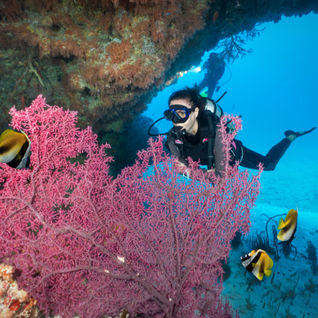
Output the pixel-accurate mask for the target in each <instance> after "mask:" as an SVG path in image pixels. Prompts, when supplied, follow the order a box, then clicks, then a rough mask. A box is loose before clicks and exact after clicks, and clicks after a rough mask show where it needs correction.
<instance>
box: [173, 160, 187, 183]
mask: <svg viewBox="0 0 318 318" xmlns="http://www.w3.org/2000/svg"><path fill="white" fill-rule="evenodd" d="M176 167H177V171H178V173H179V174H182V175H183V176H184V177H185V178H187V179H189V178H190V169H189V168H188V167H187V166H186V165H185V164H184V163H182V162H180V161H179V160H176Z"/></svg>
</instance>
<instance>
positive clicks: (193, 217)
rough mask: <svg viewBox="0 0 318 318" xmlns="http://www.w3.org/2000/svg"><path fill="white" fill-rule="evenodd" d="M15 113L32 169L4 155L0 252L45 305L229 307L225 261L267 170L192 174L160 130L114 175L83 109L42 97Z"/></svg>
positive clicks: (49, 309)
mask: <svg viewBox="0 0 318 318" xmlns="http://www.w3.org/2000/svg"><path fill="white" fill-rule="evenodd" d="M10 114H11V115H12V123H11V126H12V127H13V128H14V129H16V130H23V131H24V132H25V133H26V134H27V135H28V136H29V138H30V140H31V142H32V147H31V151H32V155H31V162H30V168H29V169H25V170H16V169H13V168H10V167H9V166H7V165H5V164H0V183H1V189H0V215H1V219H0V258H1V261H2V262H4V263H7V264H10V265H13V266H14V267H15V268H16V269H17V270H18V272H19V273H20V276H19V277H18V282H19V286H21V287H23V288H24V289H26V290H27V291H28V292H29V293H30V295H32V296H33V297H34V298H35V299H37V301H38V304H39V306H40V307H41V308H42V309H43V310H45V312H46V313H47V314H60V315H62V316H63V317H73V315H74V314H75V313H76V314H78V315H80V316H81V317H100V316H101V315H102V314H108V315H115V314H118V313H119V312H120V311H121V310H123V309H126V310H127V311H128V312H130V313H131V314H132V315H133V314H136V313H140V314H141V313H144V314H147V315H148V317H194V316H195V317H207V316H209V317H228V315H229V314H230V312H231V309H230V307H229V306H228V304H224V303H222V301H221V299H220V293H221V289H222V266H221V263H220V262H221V260H223V259H226V258H227V257H228V253H229V250H230V240H231V239H232V238H233V237H234V235H235V233H236V232H237V231H238V230H241V231H243V232H246V231H247V230H248V228H249V211H250V209H251V207H252V206H253V204H254V202H255V199H256V196H257V194H258V190H259V175H257V176H254V177H250V176H249V174H248V172H247V171H243V172H241V171H239V170H238V169H237V167H230V166H229V165H228V164H226V169H225V170H226V173H225V176H224V178H222V179H218V178H216V177H215V175H214V174H213V172H210V173H204V172H203V171H201V170H200V169H198V164H197V163H194V162H192V163H190V166H189V169H190V172H191V177H192V179H185V178H184V177H182V176H180V175H179V174H178V168H177V165H176V162H175V160H174V159H173V158H170V157H169V156H167V155H166V154H165V153H164V152H163V149H162V141H161V140H158V141H156V142H155V141H150V146H149V148H148V149H147V150H144V151H141V152H140V153H139V156H138V160H137V161H136V163H135V164H134V165H133V166H131V167H127V168H125V169H124V170H123V171H122V173H121V174H120V175H119V176H117V177H116V178H115V179H112V178H111V177H110V176H109V174H108V166H109V163H110V161H111V158H110V157H109V156H107V155H106V154H105V149H106V148H107V147H108V145H102V146H99V145H98V143H97V137H96V135H94V134H93V133H92V130H91V129H90V128H87V129H85V130H80V129H78V128H76V120H77V117H76V113H74V112H70V111H65V110H63V109H62V108H60V107H57V106H53V107H52V106H49V105H46V103H45V100H44V99H43V98H42V96H39V97H38V98H37V99H36V100H34V101H33V103H32V105H31V106H30V107H28V108H26V109H25V110H22V111H16V109H15V108H12V109H11V111H10ZM225 120H226V119H224V120H223V122H222V127H223V137H224V142H225V146H226V147H227V149H229V145H230V142H231V139H232V138H233V137H234V134H232V135H228V134H227V133H226V130H225V128H224V127H225ZM233 122H234V123H236V124H239V122H238V120H237V119H235V118H234V119H233Z"/></svg>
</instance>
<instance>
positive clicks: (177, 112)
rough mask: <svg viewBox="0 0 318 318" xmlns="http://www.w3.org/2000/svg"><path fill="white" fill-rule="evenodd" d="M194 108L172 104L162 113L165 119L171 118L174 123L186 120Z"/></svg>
mask: <svg viewBox="0 0 318 318" xmlns="http://www.w3.org/2000/svg"><path fill="white" fill-rule="evenodd" d="M194 109H195V107H192V108H188V107H186V106H184V105H179V104H174V105H170V106H169V109H167V110H165V111H164V113H163V114H164V116H165V117H166V119H168V120H171V121H172V122H173V123H174V124H182V123H185V122H186V121H187V120H188V118H189V116H190V114H191V112H192V111H193V110H194Z"/></svg>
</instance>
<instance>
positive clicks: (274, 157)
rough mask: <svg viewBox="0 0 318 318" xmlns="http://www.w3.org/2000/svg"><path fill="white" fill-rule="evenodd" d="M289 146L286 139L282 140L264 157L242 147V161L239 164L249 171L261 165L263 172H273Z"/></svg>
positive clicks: (288, 141) (289, 142)
mask: <svg viewBox="0 0 318 318" xmlns="http://www.w3.org/2000/svg"><path fill="white" fill-rule="evenodd" d="M290 144H291V141H290V140H288V139H287V138H284V139H283V140H281V141H280V142H279V143H278V144H277V145H275V146H274V147H272V148H271V149H270V150H269V152H268V153H267V155H266V156H263V155H261V154H259V153H257V152H255V151H253V150H250V149H248V148H246V147H245V146H243V145H242V151H243V159H242V161H241V163H240V166H242V167H245V168H250V169H258V165H259V164H260V163H262V165H263V167H264V170H267V171H270V170H274V169H275V167H276V165H277V163H278V162H279V160H280V158H281V157H282V156H283V154H284V153H285V152H286V150H287V149H288V147H289V146H290Z"/></svg>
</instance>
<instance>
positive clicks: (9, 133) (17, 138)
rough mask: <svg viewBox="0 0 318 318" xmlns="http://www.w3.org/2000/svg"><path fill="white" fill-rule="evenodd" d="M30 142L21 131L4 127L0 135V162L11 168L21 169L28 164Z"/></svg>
mask: <svg viewBox="0 0 318 318" xmlns="http://www.w3.org/2000/svg"><path fill="white" fill-rule="evenodd" d="M30 149H31V142H30V139H29V138H28V136H27V135H26V134H25V133H24V132H23V131H21V132H19V131H15V130H12V129H6V130H5V131H3V132H2V134H1V135H0V162H2V163H6V164H8V165H9V166H10V167H12V168H17V169H23V168H26V167H27V166H28V163H29V157H30Z"/></svg>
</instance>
